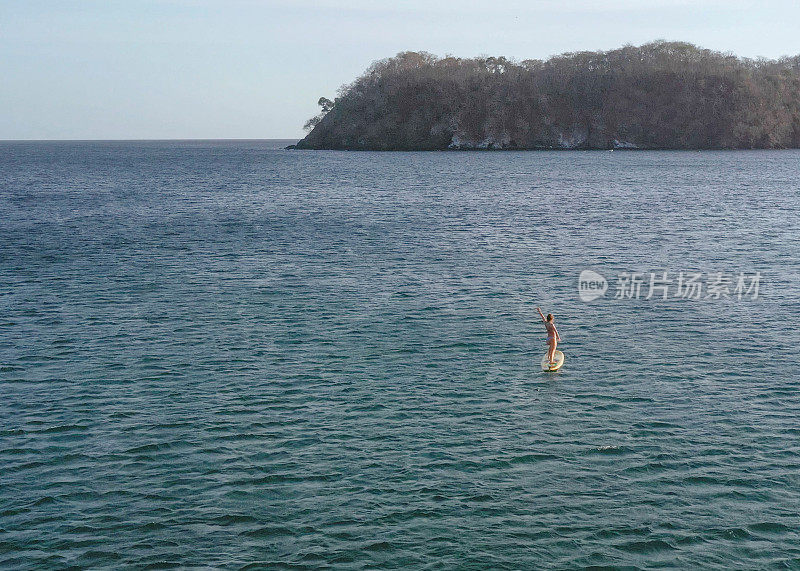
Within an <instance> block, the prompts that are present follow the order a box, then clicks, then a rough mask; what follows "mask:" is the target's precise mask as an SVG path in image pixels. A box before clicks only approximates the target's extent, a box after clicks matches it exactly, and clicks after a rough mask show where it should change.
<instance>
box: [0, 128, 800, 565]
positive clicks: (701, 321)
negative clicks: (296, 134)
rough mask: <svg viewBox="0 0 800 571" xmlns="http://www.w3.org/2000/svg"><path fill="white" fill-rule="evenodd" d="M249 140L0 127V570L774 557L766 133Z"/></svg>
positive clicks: (790, 399)
mask: <svg viewBox="0 0 800 571" xmlns="http://www.w3.org/2000/svg"><path fill="white" fill-rule="evenodd" d="M281 146H282V143H280V142H274V141H266V142H265V141H261V142H258V141H240V142H213V141H212V142H209V141H188V142H187V141H184V142H180V141H176V142H52V143H32V142H31V143H0V566H2V567H4V568H41V567H51V568H61V567H66V566H77V567H92V568H104V567H105V568H120V567H123V568H125V567H128V568H147V567H149V568H169V567H192V566H197V567H211V568H230V569H237V568H270V569H280V568H321V567H327V568H341V569H360V568H400V567H409V568H432V569H453V568H460V569H490V568H491V569H503V568H508V569H519V568H548V567H549V568H582V567H588V566H613V567H628V568H653V567H679V568H697V567H703V568H730V567H735V568H763V567H770V568H776V567H777V568H783V567H786V568H798V567H800V516H799V515H798V514H799V513H800V427H798V418H800V376H799V375H798V373H800V370H799V368H798V351H799V350H800V333H798V324H799V323H798V322H799V321H800V305H798V296H800V285H798V284H799V283H800V282H799V280H800V183H799V182H798V181H799V180H800V152H798V151H772V152H760V151H754V152H699V153H698V152H528V153H524V152H522V153H515V152H502V153H499V152H496V153H493V152H486V153H347V152H305V151H284V150H282V149H281ZM585 269H591V270H593V271H595V272H597V273H598V274H601V275H602V276H604V277H605V278H607V280H608V290H607V292H606V294H605V296H604V297H601V298H599V299H596V300H594V301H591V302H584V301H582V300H581V298H580V297H579V291H578V275H579V273H580V272H581V271H583V270H585ZM653 271H657V272H659V275H662V276H663V274H661V272H663V271H667V272H668V276H667V277H668V279H673V280H676V279H677V278H678V275H679V274H680V272H687V275H688V273H689V272H699V273H701V274H702V275H703V276H709V277H708V278H706V277H703V278H702V279H704V280H705V279H708V280H710V275H713V274H714V273H715V272H724V273H725V275H730V276H737V275H738V274H739V273H740V272H741V273H743V274H745V275H747V276H751V277H753V276H755V272H759V276H760V278H759V290H758V295H757V296H755V295H754V293H755V292H754V291H752V290H751V292H750V294H748V295H743V296H742V299H738V295H735V288H734V285H735V279H734V281H733V282H732V283H731V287H730V288H729V290H730V291H729V293H730V295H727V296H726V295H724V294H720V296H719V299H715V298H714V297H713V296H712V297H710V298H707V297H705V295H706V294H707V292H708V291H709V290H707V289H706V290H703V292H702V293H703V295H702V296H701V298H700V299H686V298H684V297H681V296H680V295H678V293H677V291H676V293H675V294H673V291H672V290H668V296H669V297H668V299H662V297H661V296H660V295H655V296H652V297H651V298H650V299H646V295H645V292H646V291H648V290H649V286H648V284H647V283H645V285H644V286H643V288H642V291H641V294H642V295H640V296H639V297H638V298H637V296H635V295H630V296H628V295H626V296H624V297H622V298H621V299H617V298H616V297H617V294H618V293H620V292H624V291H625V290H624V289H621V288H622V286H624V281H623V280H624V278H623V277H621V276H623V275H624V273H625V272H628V273H630V272H640V273H641V274H642V275H644V276H649V272H653ZM732 279H733V278H732ZM749 283H750V285H752V279H751V281H750V282H749ZM672 286H673V287H675V288H677V285H676V283H673V284H672ZM706 286H708V282H706ZM629 293H630V292H629ZM740 293H741V291H740ZM745 293H746V292H745ZM754 297H755V299H753V298H754ZM537 305H540V306H541V307H542V309H543V310H544V311H545V312H552V313H553V314H554V315H555V319H556V323H557V326H558V327H559V331H560V333H561V336H562V338H563V341H562V344H561V345H560V348H561V349H563V351H564V353H565V355H566V364H565V365H564V368H563V369H562V370H561V371H559V372H558V373H543V372H542V371H541V368H540V365H539V361H540V358H541V356H542V354H543V353H544V337H545V335H544V328H543V326H542V324H541V322H540V321H538V317H537V315H536V312H535V308H536V306H537Z"/></svg>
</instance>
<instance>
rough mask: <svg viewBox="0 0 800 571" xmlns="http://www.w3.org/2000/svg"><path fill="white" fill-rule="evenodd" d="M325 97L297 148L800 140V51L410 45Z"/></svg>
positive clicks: (706, 145)
mask: <svg viewBox="0 0 800 571" xmlns="http://www.w3.org/2000/svg"><path fill="white" fill-rule="evenodd" d="M320 105H321V106H322V107H323V111H322V113H320V115H318V116H317V117H315V118H313V119H311V120H309V122H308V123H307V127H308V128H310V129H311V132H310V133H309V134H308V135H307V136H306V138H305V139H303V140H302V141H300V143H298V145H297V146H298V148H313V149H375V150H402V149H447V148H488V149H538V148H575V149H610V148H666V149H716V148H786V147H795V148H796V147H800V56H795V57H792V58H782V59H780V60H762V59H759V60H750V59H742V58H737V57H736V56H734V55H730V54H723V53H719V52H714V51H710V50H706V49H701V48H698V47H696V46H694V45H691V44H687V43H677V42H663V41H659V42H653V43H649V44H645V45H643V46H640V47H635V46H625V47H623V48H620V49H616V50H612V51H608V52H577V53H567V54H563V55H559V56H555V57H552V58H550V59H548V60H547V61H541V60H525V61H522V62H515V61H511V60H508V59H506V58H503V57H481V58H474V59H460V58H455V57H445V58H438V57H436V56H433V55H431V54H428V53H425V52H422V53H417V52H403V53H400V54H398V55H397V56H395V57H393V58H389V59H385V60H381V61H378V62H376V63H374V64H373V65H372V66H371V67H370V68H369V69H368V70H367V71H366V73H364V75H362V76H361V77H359V78H358V79H356V80H355V81H354V82H353V83H351V84H350V85H347V86H345V87H343V88H342V89H341V90H340V92H339V96H338V97H337V98H336V99H335V101H333V102H331V101H330V100H327V99H324V98H323V99H320Z"/></svg>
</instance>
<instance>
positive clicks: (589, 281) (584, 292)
mask: <svg viewBox="0 0 800 571" xmlns="http://www.w3.org/2000/svg"><path fill="white" fill-rule="evenodd" d="M607 289H608V282H607V281H606V278H604V277H603V276H601V275H600V274H598V273H597V272H593V271H592V270H583V271H582V272H581V275H580V276H578V295H579V296H580V298H581V301H592V300H595V299H597V298H598V297H603V296H604V295H605V294H606V290H607Z"/></svg>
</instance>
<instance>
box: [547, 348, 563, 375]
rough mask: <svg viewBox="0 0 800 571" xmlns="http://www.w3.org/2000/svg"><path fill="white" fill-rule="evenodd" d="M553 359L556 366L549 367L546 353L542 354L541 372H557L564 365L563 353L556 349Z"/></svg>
mask: <svg viewBox="0 0 800 571" xmlns="http://www.w3.org/2000/svg"><path fill="white" fill-rule="evenodd" d="M553 357H554V358H555V361H556V364H555V365H553V366H552V367H551V366H550V361H548V360H547V353H545V354H544V357H542V371H558V370H559V369H560V368H561V366H562V365H563V364H564V353H562V352H561V351H559V350H558V349H556V353H555V355H553Z"/></svg>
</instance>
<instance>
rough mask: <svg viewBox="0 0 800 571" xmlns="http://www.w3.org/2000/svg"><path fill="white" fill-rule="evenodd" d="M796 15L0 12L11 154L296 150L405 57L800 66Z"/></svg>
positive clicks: (729, 7) (75, 6) (661, 4)
mask: <svg viewBox="0 0 800 571" xmlns="http://www.w3.org/2000/svg"><path fill="white" fill-rule="evenodd" d="M798 22H800V2H797V1H794V0H792V1H789V0H767V1H761V2H757V1H744V0H719V1H716V0H714V1H703V0H698V1H690V0H649V1H634V0H606V1H603V2H590V1H588V0H578V1H575V2H568V1H563V0H562V1H559V0H528V1H523V0H481V1H478V0H457V1H439V2H436V1H432V0H409V1H402V0H397V1H392V2H380V1H378V0H372V1H370V0H353V1H342V2H335V1H333V0H318V1H310V0H309V1H305V0H80V1H78V0H50V1H46V0H0V77H2V80H0V139H142V138H145V139H147V138H155V139H170V138H299V137H301V136H302V135H303V132H302V125H303V123H304V122H305V120H306V119H308V118H309V117H311V116H312V115H314V114H315V113H316V111H317V106H316V101H317V99H318V98H319V97H320V96H322V95H324V96H327V97H330V98H333V96H334V95H335V94H336V90H337V89H338V87H339V86H341V85H342V84H345V83H349V82H350V81H352V80H353V79H354V78H355V77H356V76H357V75H359V74H360V73H361V72H362V71H364V69H365V68H366V67H367V66H368V65H369V64H370V63H371V62H372V61H374V60H376V59H380V58H384V57H389V56H392V55H394V54H396V53H397V52H399V51H403V50H425V51H429V52H432V53H434V54H437V55H444V54H448V53H449V54H453V55H457V56H476V55H482V54H485V55H504V56H507V57H513V58H517V59H526V58H545V57H547V56H549V55H552V54H556V53H561V52H564V51H577V50H596V49H611V48H615V47H619V46H621V45H623V44H626V43H633V44H641V43H644V42H648V41H651V40H654V39H658V38H662V39H667V40H684V41H690V42H693V43H696V44H699V45H701V46H703V47H708V48H712V49H717V50H721V51H731V52H734V53H736V54H737V55H741V56H747V57H758V56H765V57H771V58H773V57H779V56H781V55H795V54H800V33H799V32H800V24H798Z"/></svg>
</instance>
